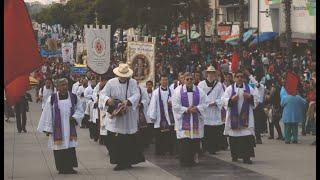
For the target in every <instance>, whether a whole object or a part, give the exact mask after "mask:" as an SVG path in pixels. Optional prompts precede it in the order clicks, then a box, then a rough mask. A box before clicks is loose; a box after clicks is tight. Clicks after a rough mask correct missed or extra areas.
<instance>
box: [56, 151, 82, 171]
mask: <svg viewBox="0 0 320 180" xmlns="http://www.w3.org/2000/svg"><path fill="white" fill-rule="evenodd" d="M53 155H54V160H55V163H56V168H57V170H58V171H69V170H72V169H73V167H78V161H77V155H76V149H75V148H74V147H73V148H68V149H61V150H53Z"/></svg>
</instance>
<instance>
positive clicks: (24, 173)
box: [4, 103, 316, 180]
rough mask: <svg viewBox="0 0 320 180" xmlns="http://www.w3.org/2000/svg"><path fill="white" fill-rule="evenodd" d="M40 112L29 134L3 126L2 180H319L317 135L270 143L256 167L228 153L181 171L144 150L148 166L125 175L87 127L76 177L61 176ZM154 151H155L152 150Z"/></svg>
mask: <svg viewBox="0 0 320 180" xmlns="http://www.w3.org/2000/svg"><path fill="white" fill-rule="evenodd" d="M40 113H41V108H40V104H35V103H30V112H28V114H27V118H28V119H27V127H26V129H27V130H28V132H27V133H21V134H19V133H17V130H16V123H15V119H12V118H11V119H10V122H9V123H6V122H4V179H17V180H22V179H23V180H29V179H30V180H47V179H48V180H49V179H70V180H71V179H77V180H82V179H83V180H91V179H92V180H95V179H97V180H100V179H101V180H102V179H103V180H109V179H113V180H120V179H126V180H131V179H132V180H149V179H152V180H158V179H159V180H160V179H166V180H171V179H172V180H176V179H183V180H188V179H199V180H200V179H212V180H214V179H219V180H221V179H222V180H223V179H226V180H227V179H228V180H232V179H246V180H249V179H252V180H253V179H255V180H258V179H261V180H262V179H263V180H269V179H270V180H271V179H280V180H287V179H288V180H289V179H290V180H313V179H316V158H315V157H316V148H315V146H310V144H311V143H312V141H313V140H314V139H315V136H310V135H309V136H304V137H301V136H299V139H300V140H299V141H300V142H299V144H284V142H283V141H278V140H268V139H267V136H265V137H263V144H262V145H260V144H258V145H257V147H256V149H255V152H256V158H254V159H253V163H254V164H253V165H245V164H243V163H241V161H240V162H238V163H233V162H231V158H230V151H221V152H218V154H217V155H207V154H205V155H204V156H202V157H201V158H200V164H199V165H198V166H197V167H193V168H180V167H179V164H178V162H177V159H175V158H174V157H157V156H154V155H153V150H152V149H148V150H147V151H146V153H145V154H146V159H147V161H146V162H145V163H141V164H138V165H135V166H134V168H133V169H130V170H127V171H120V172H119V171H117V172H116V171H113V169H112V168H113V166H114V165H110V163H109V157H108V155H107V150H106V148H105V146H101V145H98V144H97V143H96V142H93V141H92V140H90V139H89V132H88V129H79V131H78V132H79V133H78V134H79V138H78V139H79V147H78V148H77V149H76V151H77V156H78V164H79V167H78V169H77V170H78V174H76V175H60V174H58V173H57V171H56V169H55V164H54V159H53V153H52V151H50V150H49V149H48V148H47V139H48V137H46V136H45V135H44V134H43V133H38V132H36V128H37V125H38V121H39V117H40ZM151 148H152V147H151Z"/></svg>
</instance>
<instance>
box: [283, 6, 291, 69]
mask: <svg viewBox="0 0 320 180" xmlns="http://www.w3.org/2000/svg"><path fill="white" fill-rule="evenodd" d="M291 3H292V0H285V1H284V7H285V17H286V40H287V63H288V64H289V68H291V67H292V37H291V36H292V31H291Z"/></svg>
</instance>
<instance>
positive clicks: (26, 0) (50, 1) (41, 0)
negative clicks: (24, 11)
mask: <svg viewBox="0 0 320 180" xmlns="http://www.w3.org/2000/svg"><path fill="white" fill-rule="evenodd" d="M35 1H38V2H40V3H42V4H51V3H52V2H57V1H59V0H24V2H35Z"/></svg>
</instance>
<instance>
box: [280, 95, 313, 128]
mask: <svg viewBox="0 0 320 180" xmlns="http://www.w3.org/2000/svg"><path fill="white" fill-rule="evenodd" d="M281 106H282V107H283V112H282V121H283V123H299V122H302V121H304V120H305V118H306V110H307V101H306V100H305V99H303V98H302V97H301V96H299V95H296V96H291V95H287V96H285V97H283V98H282V99H281Z"/></svg>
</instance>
